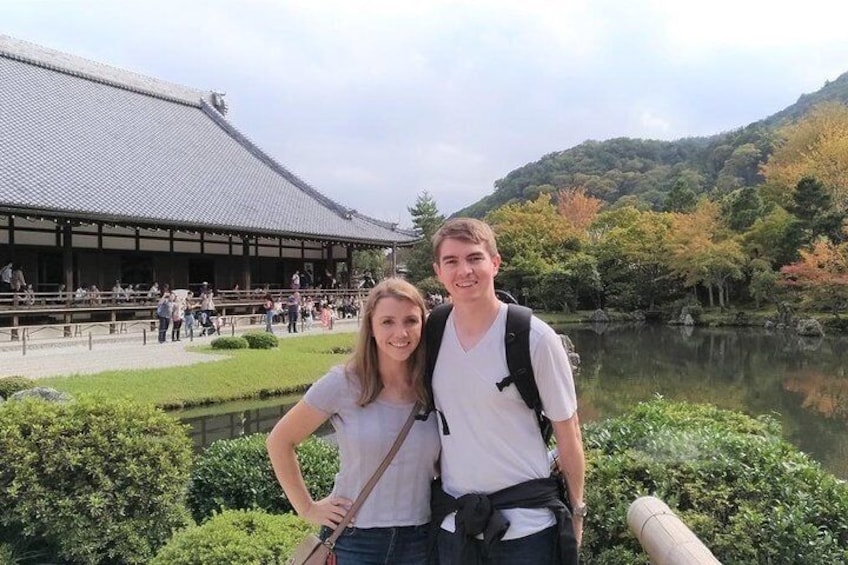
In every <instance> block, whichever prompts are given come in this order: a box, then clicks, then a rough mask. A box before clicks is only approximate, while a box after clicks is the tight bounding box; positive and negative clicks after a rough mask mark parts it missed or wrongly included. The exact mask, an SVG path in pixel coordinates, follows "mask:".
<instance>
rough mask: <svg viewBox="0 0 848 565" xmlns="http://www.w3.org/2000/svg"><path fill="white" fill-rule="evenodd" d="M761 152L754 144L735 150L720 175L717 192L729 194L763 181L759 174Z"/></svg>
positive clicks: (744, 145) (747, 144) (746, 144)
mask: <svg viewBox="0 0 848 565" xmlns="http://www.w3.org/2000/svg"><path fill="white" fill-rule="evenodd" d="M760 158H761V154H760V150H759V149H757V147H756V145H754V144H753V143H745V144H743V145H740V146H739V147H737V148H736V149H734V150H733V153H731V154H730V157H728V158H727V161H725V163H724V166H723V167H722V169H721V171H719V173H718V178H717V179H716V187H715V189H716V192H718V193H719V194H727V193H729V192H732V191H734V190H736V189H737V188H740V187H743V186H753V185H755V184H758V183H759V182H760V181H761V180H762V179H761V178H760V176H759V174H758V170H757V169H758V167H759V165H760Z"/></svg>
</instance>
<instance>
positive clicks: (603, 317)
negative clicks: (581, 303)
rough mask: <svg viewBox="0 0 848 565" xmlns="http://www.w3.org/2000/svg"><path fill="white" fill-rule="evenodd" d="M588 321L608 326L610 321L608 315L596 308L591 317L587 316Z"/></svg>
mask: <svg viewBox="0 0 848 565" xmlns="http://www.w3.org/2000/svg"><path fill="white" fill-rule="evenodd" d="M589 321H590V322H592V323H593V324H608V323H609V321H610V318H609V315H608V314H607V313H606V312H604V311H603V310H602V309H600V308H598V309H597V310H595V311H594V312H592V315H591V316H589Z"/></svg>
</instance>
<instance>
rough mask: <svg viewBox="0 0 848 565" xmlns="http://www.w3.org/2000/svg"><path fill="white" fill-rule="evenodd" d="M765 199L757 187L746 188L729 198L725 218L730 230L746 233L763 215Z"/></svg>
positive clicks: (726, 201)
mask: <svg viewBox="0 0 848 565" xmlns="http://www.w3.org/2000/svg"><path fill="white" fill-rule="evenodd" d="M763 209H764V207H763V199H762V198H760V193H759V191H758V190H757V189H756V188H755V187H751V186H746V187H745V188H741V189H739V190H737V191H735V192H733V193H731V194H729V195H728V196H727V199H726V200H725V216H726V217H727V224H728V226H729V227H730V229H732V230H734V231H737V232H744V231H745V230H747V229H748V228H750V227H751V226H752V225H754V222H756V221H757V219H758V218H759V217H761V216H762V214H763Z"/></svg>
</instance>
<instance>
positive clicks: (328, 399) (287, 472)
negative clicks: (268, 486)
mask: <svg viewBox="0 0 848 565" xmlns="http://www.w3.org/2000/svg"><path fill="white" fill-rule="evenodd" d="M425 312H426V310H425V307H424V301H423V299H422V298H421V295H420V293H419V292H418V290H417V289H416V288H415V287H414V286H412V285H411V284H409V283H408V282H406V281H404V280H401V279H386V280H385V281H383V282H381V283H380V284H379V285H377V287H375V288H374V289H373V290H372V291H371V293H370V294H369V297H368V300H367V303H366V306H365V312H364V315H363V321H362V325H361V326H360V331H359V338H358V340H357V343H356V348H355V350H354V353H353V355H352V357H351V359H350V360H349V361H348V362H347V364H345V365H344V366H340V367H335V368H333V369H331V370H330V372H329V373H327V374H326V375H325V376H323V377H322V378H321V379H319V380H318V381H317V382H316V383H315V384H313V385H312V386H311V387H310V388H309V390H308V391H307V392H306V395H305V396H304V397H303V400H301V401H300V402H298V403H297V404H296V405H295V406H294V407H293V408H292V409H291V410H289V411H288V412H287V413H286V415H285V416H283V418H282V419H281V420H280V421H279V422H278V423H277V424H276V425H275V426H274V429H273V430H272V431H271V433H270V434H269V435H268V440H267V446H268V455H269V456H270V458H271V463H272V465H273V467H274V472H275V474H276V476H277V479H278V480H279V482H280V485H281V486H282V487H283V490H284V491H285V493H286V497H287V498H288V500H289V501H290V502H291V504H292V506H293V507H294V509H295V511H296V512H297V513H298V515H300V516H301V517H302V518H303V519H305V520H307V521H308V522H311V523H313V524H318V525H320V526H322V529H321V533H320V536H321V537H322V539H327V538H328V537H329V536H330V534H331V532H332V530H331V529H334V528H335V527H336V526H337V525H338V524H339V522H340V521H341V520H342V519H343V518H344V517H345V515H346V513H347V511H348V509H349V508H350V506H351V504H352V503H353V500H354V499H355V498H356V497H357V496H358V495H359V493H360V491H361V490H362V489H363V487H364V485H365V483H366V482H367V481H368V479H369V478H370V477H371V475H372V474H373V472H374V470H375V469H376V468H377V466H378V465H379V464H380V462H381V460H382V459H383V457H384V456H385V455H386V454H387V453H388V452H389V448H390V446H391V445H392V443H393V442H394V440H395V437H396V436H397V434H398V431H399V430H400V429H401V427H402V426H403V424H404V422H405V421H406V420H407V418H408V416H409V415H410V412H411V411H412V410H415V409H417V408H418V407H419V406H426V404H427V403H428V399H427V395H426V391H425V388H424V385H423V378H422V377H423V372H424V351H423V344H422V342H421V332H422V326H423V324H424V316H425ZM328 419H329V420H330V423H331V424H332V426H333V428H334V429H335V431H336V439H337V441H338V445H339V459H340V466H339V473H338V474H337V475H336V481H335V484H334V486H333V491H332V493H331V494H330V496H328V497H326V498H324V499H322V500H317V501H316V500H313V499H312V497H311V496H310V494H309V490H308V488H307V485H306V484H305V482H304V477H303V474H302V472H301V469H300V467H299V465H298V460H297V457H296V455H295V448H296V447H297V445H298V444H300V443H301V442H302V441H303V440H305V439H306V438H307V437H309V435H311V434H312V433H313V432H314V431H315V430H316V429H318V427H319V426H320V425H321V424H323V423H324V422H326V421H327V420H328ZM438 457H439V436H438V431H437V430H436V417H435V415H433V414H430V415H428V416H427V417H424V416H422V415H419V416H418V417H417V418H416V420H415V421H414V424H413V425H412V428H411V430H410V432H409V435H408V436H407V437H406V440H405V441H404V442H403V444H402V445H401V447H400V450H399V451H398V452H397V454H396V455H395V457H394V459H393V460H392V463H391V465H389V466H388V468H387V469H386V471H385V473H384V474H383V475H382V476H381V477H380V479H379V481H378V482H377V484H376V486H375V487H374V490H373V491H372V492H371V495H370V496H369V497H368V498H367V499H366V500H365V502H364V504H362V506H361V507H360V509H359V511H358V513H357V515H356V516H355V517H354V518H355V525H354V527H348V528H346V529H345V530H344V533H343V534H342V535H341V536H340V537H339V538H338V540H337V541H336V545H335V555H336V558H337V563H338V565H359V564H366V563H392V564H393V565H425V564H426V563H427V562H428V555H427V550H428V544H427V538H428V531H429V527H428V523H429V521H430V484H431V480H432V478H433V476H434V474H435V472H436V465H437V461H438Z"/></svg>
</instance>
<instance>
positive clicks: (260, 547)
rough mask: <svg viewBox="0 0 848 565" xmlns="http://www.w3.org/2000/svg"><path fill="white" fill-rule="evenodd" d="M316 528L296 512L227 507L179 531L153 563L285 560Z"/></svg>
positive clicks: (244, 564) (248, 564) (242, 564)
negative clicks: (268, 511)
mask: <svg viewBox="0 0 848 565" xmlns="http://www.w3.org/2000/svg"><path fill="white" fill-rule="evenodd" d="M316 530H317V527H315V526H312V525H311V524H308V523H307V522H304V521H303V520H301V519H300V518H298V517H297V516H294V515H293V514H284V515H280V516H275V515H271V514H266V513H264V512H261V511H246V510H225V511H224V512H222V513H221V514H216V515H215V516H213V517H212V518H210V519H209V520H208V521H207V522H206V523H204V524H203V525H201V526H194V527H190V528H188V529H185V530H182V531H180V532H177V533H176V534H175V535H174V537H173V538H172V539H171V541H169V542H168V545H166V546H165V547H164V548H162V551H160V553H159V554H158V555H157V556H156V557H155V558H154V559H153V560H152V561H151V562H150V565H206V564H209V565H212V564H215V565H217V564H224V563H226V564H227V565H258V564H263V563H267V564H271V563H285V560H286V559H287V558H288V557H289V555H290V554H291V553H292V551H293V550H294V548H295V547H297V544H298V543H300V540H301V539H303V537H304V536H306V534H308V533H309V532H312V531H316Z"/></svg>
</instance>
